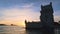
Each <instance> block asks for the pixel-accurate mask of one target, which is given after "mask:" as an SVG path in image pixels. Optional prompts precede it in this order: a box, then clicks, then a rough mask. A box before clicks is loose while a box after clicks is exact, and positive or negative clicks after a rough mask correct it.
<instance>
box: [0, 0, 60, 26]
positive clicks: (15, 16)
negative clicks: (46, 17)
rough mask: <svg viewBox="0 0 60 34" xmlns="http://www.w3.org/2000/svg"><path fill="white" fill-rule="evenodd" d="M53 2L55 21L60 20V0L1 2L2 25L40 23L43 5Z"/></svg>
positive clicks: (11, 0) (0, 19)
mask: <svg viewBox="0 0 60 34" xmlns="http://www.w3.org/2000/svg"><path fill="white" fill-rule="evenodd" d="M50 2H52V6H53V10H54V20H55V21H57V22H58V21H59V20H60V0H0V23H1V24H15V25H19V26H24V21H25V19H26V20H27V21H39V18H40V17H39V16H40V10H41V4H42V5H47V4H49V3H50Z"/></svg>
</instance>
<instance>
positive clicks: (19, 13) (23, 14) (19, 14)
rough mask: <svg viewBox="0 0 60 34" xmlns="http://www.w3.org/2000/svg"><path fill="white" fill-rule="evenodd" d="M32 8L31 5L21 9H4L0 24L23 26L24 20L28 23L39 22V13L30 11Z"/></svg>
mask: <svg viewBox="0 0 60 34" xmlns="http://www.w3.org/2000/svg"><path fill="white" fill-rule="evenodd" d="M32 6H33V5H24V6H22V8H19V7H17V6H16V7H15V6H14V7H13V8H9V9H7V8H5V9H4V10H2V11H3V12H2V14H3V16H1V17H2V18H3V19H2V20H1V21H0V23H5V24H11V23H13V24H18V25H23V22H24V20H25V19H26V20H28V21H36V20H39V15H40V14H39V12H36V11H35V10H34V9H32V8H33V7H32ZM31 7H32V8H31ZM1 17H0V19H1Z"/></svg>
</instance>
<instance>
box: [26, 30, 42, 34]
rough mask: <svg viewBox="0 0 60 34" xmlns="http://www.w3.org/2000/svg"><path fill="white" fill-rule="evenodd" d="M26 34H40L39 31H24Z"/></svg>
mask: <svg viewBox="0 0 60 34" xmlns="http://www.w3.org/2000/svg"><path fill="white" fill-rule="evenodd" d="M26 34H42V32H41V31H40V30H26Z"/></svg>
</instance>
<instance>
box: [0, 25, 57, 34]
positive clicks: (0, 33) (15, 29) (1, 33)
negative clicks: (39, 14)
mask: <svg viewBox="0 0 60 34" xmlns="http://www.w3.org/2000/svg"><path fill="white" fill-rule="evenodd" d="M56 32H57V31H55V33H56ZM0 34H42V33H41V32H40V30H25V28H22V27H19V26H0Z"/></svg>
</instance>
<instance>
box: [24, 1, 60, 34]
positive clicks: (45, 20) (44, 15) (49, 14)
mask: <svg viewBox="0 0 60 34" xmlns="http://www.w3.org/2000/svg"><path fill="white" fill-rule="evenodd" d="M40 13H41V16H40V20H41V22H40V21H39V22H27V21H26V20H25V25H26V29H31V28H32V29H33V28H34V29H35V28H37V29H42V31H43V32H44V33H43V34H54V28H56V27H58V26H59V25H60V24H58V23H57V22H54V18H53V13H54V12H53V8H52V2H50V4H49V5H45V6H42V5H41V11H40Z"/></svg>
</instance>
